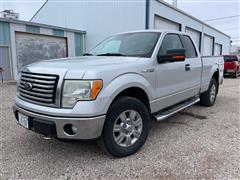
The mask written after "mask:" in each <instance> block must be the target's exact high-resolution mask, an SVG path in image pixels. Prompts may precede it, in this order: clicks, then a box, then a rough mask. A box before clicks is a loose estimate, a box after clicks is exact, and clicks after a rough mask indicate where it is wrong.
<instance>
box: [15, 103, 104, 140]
mask: <svg viewBox="0 0 240 180" xmlns="http://www.w3.org/2000/svg"><path fill="white" fill-rule="evenodd" d="M13 111H14V114H15V116H16V118H17V119H18V115H17V114H18V112H20V113H22V114H24V115H26V116H28V117H29V119H30V120H31V119H36V120H40V121H41V120H42V121H45V122H50V123H53V124H55V127H56V137H57V138H60V139H79V140H80V139H82V140H87V139H96V138H98V137H100V136H101V133H102V129H103V125H104V121H105V115H102V116H97V117H88V118H87V117H84V118H80V117H79V118H78V117H58V116H49V115H46V114H39V113H36V112H31V111H28V110H26V109H23V108H21V107H20V106H18V105H16V104H15V105H14V106H13ZM69 124H70V125H73V126H74V127H76V128H77V131H76V133H75V134H74V135H70V134H68V133H66V131H64V126H65V125H69ZM32 130H33V131H34V129H32ZM45 135H48V134H45Z"/></svg>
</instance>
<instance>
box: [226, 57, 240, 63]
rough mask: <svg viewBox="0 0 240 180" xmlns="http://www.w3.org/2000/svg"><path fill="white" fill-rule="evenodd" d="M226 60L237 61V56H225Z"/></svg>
mask: <svg viewBox="0 0 240 180" xmlns="http://www.w3.org/2000/svg"><path fill="white" fill-rule="evenodd" d="M223 57H224V61H225V62H232V61H237V60H238V59H237V56H223Z"/></svg>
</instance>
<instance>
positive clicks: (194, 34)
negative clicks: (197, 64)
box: [186, 27, 201, 50]
mask: <svg viewBox="0 0 240 180" xmlns="http://www.w3.org/2000/svg"><path fill="white" fill-rule="evenodd" d="M186 32H187V33H189V34H190V35H191V37H192V39H193V41H194V42H195V44H196V45H197V47H198V49H199V50H200V41H201V40H200V39H201V33H200V32H199V31H196V30H194V29H191V28H188V27H187V28H186Z"/></svg>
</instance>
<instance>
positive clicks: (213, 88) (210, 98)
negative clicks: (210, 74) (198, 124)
mask: <svg viewBox="0 0 240 180" xmlns="http://www.w3.org/2000/svg"><path fill="white" fill-rule="evenodd" d="M217 93H218V83H217V81H216V80H215V79H212V80H211V82H210V85H209V87H208V90H207V91H206V92H204V93H202V94H201V95H200V104H201V105H203V106H213V105H214V103H215V101H216V98H217Z"/></svg>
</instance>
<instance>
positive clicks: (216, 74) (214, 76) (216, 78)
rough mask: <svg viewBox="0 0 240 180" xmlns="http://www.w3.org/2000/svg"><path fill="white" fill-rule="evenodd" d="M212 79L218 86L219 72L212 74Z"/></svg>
mask: <svg viewBox="0 0 240 180" xmlns="http://www.w3.org/2000/svg"><path fill="white" fill-rule="evenodd" d="M212 79H215V80H216V81H217V83H218V84H219V72H218V70H217V71H216V72H215V73H214V74H213V76H212Z"/></svg>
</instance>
